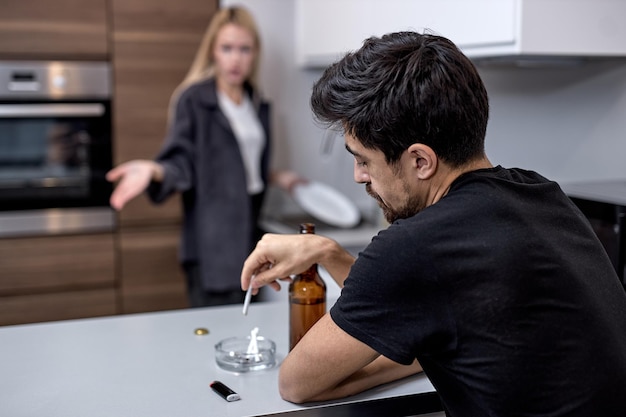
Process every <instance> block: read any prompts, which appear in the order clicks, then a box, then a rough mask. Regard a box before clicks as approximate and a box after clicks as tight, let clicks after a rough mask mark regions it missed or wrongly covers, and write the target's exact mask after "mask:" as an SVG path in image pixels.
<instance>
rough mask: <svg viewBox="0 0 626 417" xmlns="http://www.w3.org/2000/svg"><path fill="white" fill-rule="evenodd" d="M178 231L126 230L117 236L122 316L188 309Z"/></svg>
mask: <svg viewBox="0 0 626 417" xmlns="http://www.w3.org/2000/svg"><path fill="white" fill-rule="evenodd" d="M179 234H180V230H179V228H178V227H167V226H165V227H164V226H158V227H156V226H155V227H151V228H148V227H140V228H125V229H123V230H122V231H120V233H119V248H120V251H119V257H120V273H121V276H122V277H123V280H122V285H121V288H120V294H121V297H120V298H121V305H122V308H121V310H122V313H138V312H144V311H156V310H170V309H177V308H185V307H188V303H187V295H186V294H187V292H186V291H187V290H186V288H187V287H186V284H185V278H184V274H183V273H182V270H181V267H180V265H179V261H178V245H179V238H180V237H179Z"/></svg>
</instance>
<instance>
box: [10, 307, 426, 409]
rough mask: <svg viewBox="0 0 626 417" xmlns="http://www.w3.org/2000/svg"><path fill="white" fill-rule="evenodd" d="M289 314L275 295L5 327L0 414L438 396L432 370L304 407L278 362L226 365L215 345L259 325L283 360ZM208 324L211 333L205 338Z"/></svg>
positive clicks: (335, 405) (395, 401)
mask: <svg viewBox="0 0 626 417" xmlns="http://www.w3.org/2000/svg"><path fill="white" fill-rule="evenodd" d="M286 314H287V305H286V304H284V303H276V302H274V303H253V304H252V305H251V306H250V311H249V314H248V316H243V315H242V314H241V306H230V307H219V308H202V309H188V310H177V311H171V312H159V313H147V314H134V315H125V316H115V317H106V318H94V319H83V320H68V321H61V322H53V323H42V324H30V325H20V326H6V327H0V346H1V347H2V355H0V415H1V416H11V417H21V416H24V417H25V416H46V417H57V416H58V417H73V416H76V417H79V416H80V417H85V416H89V417H99V416H116V417H120V416H132V417H143V416H145V417H160V416H163V417H171V416H185V417H196V416H198V417H199V416H215V417H227V416H236V417H240V416H241V417H245V416H259V415H273V414H276V413H286V414H287V415H302V416H315V415H321V413H322V412H323V413H324V415H325V416H341V415H359V416H365V415H368V414H369V412H366V411H364V410H374V409H376V407H377V406H378V407H384V410H385V412H383V414H385V415H388V416H392V415H398V416H400V415H408V414H418V413H419V412H421V411H420V410H422V409H421V408H420V407H423V406H424V405H423V404H422V403H423V402H424V401H426V399H425V397H428V398H429V401H430V403H432V401H433V397H434V395H433V394H432V393H433V391H434V389H433V387H432V385H431V384H430V382H429V380H428V379H427V378H426V377H425V376H424V375H417V376H413V377H410V378H407V379H404V380H402V381H398V382H395V383H392V384H387V385H384V386H381V387H378V388H374V389H372V390H369V391H367V392H365V393H362V394H359V395H356V396H353V397H350V398H348V399H344V400H338V401H331V402H325V403H317V404H307V405H295V404H292V403H289V402H286V401H283V400H282V399H281V398H280V396H279V394H278V383H277V377H278V366H277V367H275V368H273V369H271V370H265V371H256V372H251V373H243V374H235V373H232V372H228V371H225V370H222V369H221V368H219V367H218V366H217V365H216V363H215V358H214V345H215V344H216V343H217V342H218V341H220V340H222V339H225V338H227V337H232V336H245V335H248V334H249V333H250V330H251V329H252V328H254V327H255V326H257V327H259V329H260V331H259V335H260V336H265V337H266V338H269V339H272V340H273V341H275V342H276V345H277V356H278V358H279V360H282V359H283V358H284V357H285V355H286V353H287V333H288V331H287V317H286ZM198 327H205V328H207V329H208V330H209V334H208V335H205V336H197V335H195V334H194V329H196V328H198ZM213 380H220V381H222V382H224V383H225V384H226V385H228V386H229V387H231V388H232V389H234V390H235V391H236V392H237V393H239V394H240V395H241V398H242V399H241V400H240V401H236V402H230V403H229V402H226V401H225V400H223V399H222V398H220V397H219V396H218V395H217V394H215V393H214V392H213V391H212V390H211V389H210V388H209V383H211V382H212V381H213ZM428 393H430V394H428ZM426 402H427V401H426ZM420 404H421V405H420ZM359 407H361V408H359ZM415 407H417V408H415ZM396 408H397V409H398V411H397V414H394V412H392V410H395V409H396ZM429 411H432V410H429ZM405 412H406V414H403V413H405ZM354 413H356V414H354ZM369 415H371V414H369Z"/></svg>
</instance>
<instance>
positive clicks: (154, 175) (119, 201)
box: [106, 159, 163, 210]
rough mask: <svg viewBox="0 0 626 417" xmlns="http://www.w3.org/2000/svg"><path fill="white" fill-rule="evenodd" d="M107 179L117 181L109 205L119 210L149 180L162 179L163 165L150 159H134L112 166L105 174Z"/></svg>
mask: <svg viewBox="0 0 626 417" xmlns="http://www.w3.org/2000/svg"><path fill="white" fill-rule="evenodd" d="M106 179H107V181H110V182H117V183H118V184H117V186H116V187H115V190H113V193H112V194H111V198H110V200H109V201H110V203H111V207H113V208H114V209H115V210H121V209H122V208H123V207H124V206H125V205H126V203H128V202H129V201H130V200H132V199H133V198H135V197H137V196H138V195H139V194H141V193H143V192H144V191H145V189H146V188H148V184H150V181H152V180H154V181H162V179H163V167H162V166H161V165H159V164H158V163H156V162H154V161H150V160H143V159H136V160H133V161H129V162H125V163H123V164H121V165H118V166H117V167H115V168H113V169H112V170H110V171H109V172H107V174H106Z"/></svg>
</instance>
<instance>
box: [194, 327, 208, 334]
mask: <svg viewBox="0 0 626 417" xmlns="http://www.w3.org/2000/svg"><path fill="white" fill-rule="evenodd" d="M193 332H194V333H195V334H196V335H198V336H204V335H205V334H209V329H205V328H204V327H198V328H197V329H196V330H194V331H193Z"/></svg>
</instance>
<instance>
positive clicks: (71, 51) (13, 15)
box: [0, 0, 109, 59]
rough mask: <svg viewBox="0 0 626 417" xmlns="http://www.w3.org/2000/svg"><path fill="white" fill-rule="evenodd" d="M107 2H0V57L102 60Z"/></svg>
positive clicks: (76, 0) (107, 50)
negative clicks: (0, 3)
mask: <svg viewBox="0 0 626 417" xmlns="http://www.w3.org/2000/svg"><path fill="white" fill-rule="evenodd" d="M108 3H109V2H108V0H54V1H49V0H3V1H2V5H1V6H0V9H1V10H2V11H1V12H0V56H3V57H7V58H17V59H20V58H24V59H74V58H75V59H83V58H85V59H105V58H106V57H107V56H108V54H109V45H108V33H107V24H108V20H107V19H108V13H107V7H108Z"/></svg>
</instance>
